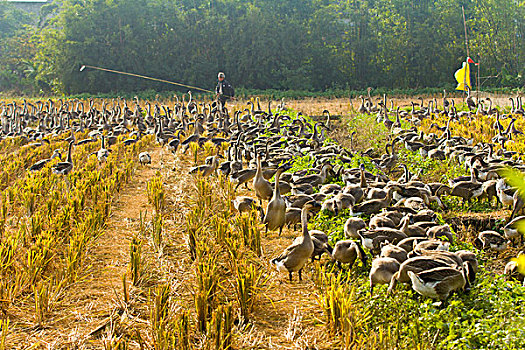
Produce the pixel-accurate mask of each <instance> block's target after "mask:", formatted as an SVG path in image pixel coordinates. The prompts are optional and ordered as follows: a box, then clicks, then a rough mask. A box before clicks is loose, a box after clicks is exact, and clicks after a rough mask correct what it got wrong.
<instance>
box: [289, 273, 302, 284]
mask: <svg viewBox="0 0 525 350" xmlns="http://www.w3.org/2000/svg"><path fill="white" fill-rule="evenodd" d="M288 277H290V282H292V273H291V272H288ZM299 279H301V272H299Z"/></svg>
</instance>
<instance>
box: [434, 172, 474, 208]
mask: <svg viewBox="0 0 525 350" xmlns="http://www.w3.org/2000/svg"><path fill="white" fill-rule="evenodd" d="M474 174H475V177H474V181H460V182H457V183H456V184H454V186H453V187H452V188H450V187H449V186H447V185H443V186H441V187H440V188H439V189H438V190H437V191H436V194H437V196H438V197H439V196H440V195H441V194H443V193H448V194H449V195H451V196H456V197H461V198H462V199H463V203H462V204H463V205H465V202H467V203H470V200H471V199H473V198H477V197H479V196H481V195H482V194H483V184H482V183H481V182H479V181H477V174H478V170H477V169H476V168H474Z"/></svg>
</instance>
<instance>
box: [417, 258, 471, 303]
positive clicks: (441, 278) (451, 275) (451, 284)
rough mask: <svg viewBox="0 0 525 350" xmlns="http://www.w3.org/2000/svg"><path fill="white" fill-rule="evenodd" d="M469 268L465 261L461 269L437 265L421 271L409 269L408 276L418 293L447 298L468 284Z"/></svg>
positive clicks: (441, 298)
mask: <svg viewBox="0 0 525 350" xmlns="http://www.w3.org/2000/svg"><path fill="white" fill-rule="evenodd" d="M468 269H470V267H469V265H468V264H466V263H465V265H464V266H463V268H462V269H461V270H458V269H456V268H452V267H437V268H434V269H430V270H426V271H422V272H419V273H416V272H414V271H408V276H409V277H410V280H411V281H412V288H413V289H414V290H415V291H416V292H417V293H419V294H421V295H423V296H425V297H429V298H433V299H440V300H446V299H447V298H448V297H449V295H450V293H452V292H454V291H456V290H462V289H465V286H468V279H467V275H468V272H467V271H468Z"/></svg>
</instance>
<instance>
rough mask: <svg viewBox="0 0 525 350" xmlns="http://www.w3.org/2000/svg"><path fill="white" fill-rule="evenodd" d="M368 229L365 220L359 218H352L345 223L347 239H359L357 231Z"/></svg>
mask: <svg viewBox="0 0 525 350" xmlns="http://www.w3.org/2000/svg"><path fill="white" fill-rule="evenodd" d="M365 227H366V224H365V222H364V220H363V219H361V218H358V217H350V218H348V220H346V222H345V226H344V233H345V237H346V238H359V235H358V234H357V231H359V230H362V229H364V228H365Z"/></svg>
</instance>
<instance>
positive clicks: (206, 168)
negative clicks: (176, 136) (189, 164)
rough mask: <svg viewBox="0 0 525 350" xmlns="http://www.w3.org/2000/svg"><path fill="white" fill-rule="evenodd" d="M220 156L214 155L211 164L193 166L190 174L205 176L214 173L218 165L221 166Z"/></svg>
mask: <svg viewBox="0 0 525 350" xmlns="http://www.w3.org/2000/svg"><path fill="white" fill-rule="evenodd" d="M218 157H219V156H217V155H215V156H213V157H212V161H211V164H203V165H199V166H195V167H193V168H191V169H190V171H189V173H190V174H199V175H201V176H204V177H206V176H209V175H211V174H213V173H214V172H215V170H217V167H218V166H219V161H218Z"/></svg>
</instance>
